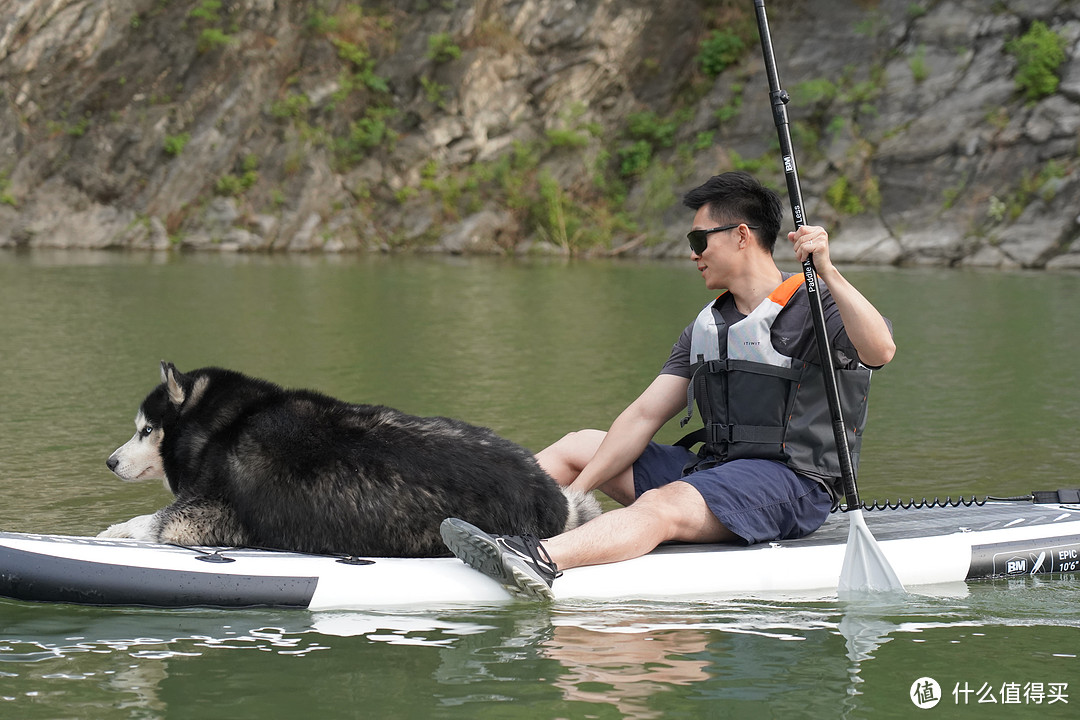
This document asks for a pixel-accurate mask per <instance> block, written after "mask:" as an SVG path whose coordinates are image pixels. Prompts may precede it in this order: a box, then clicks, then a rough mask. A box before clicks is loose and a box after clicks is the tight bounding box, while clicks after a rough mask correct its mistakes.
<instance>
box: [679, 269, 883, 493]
mask: <svg viewBox="0 0 1080 720" xmlns="http://www.w3.org/2000/svg"><path fill="white" fill-rule="evenodd" d="M799 302H801V303H802V304H804V305H807V304H808V302H809V298H808V297H807V295H806V291H805V289H804V288H803V277H802V275H792V276H791V277H789V278H788V279H787V280H785V281H784V282H783V283H781V284H780V286H779V287H777V288H776V289H775V290H774V291H773V292H772V294H770V295H769V297H768V298H767V299H766V300H764V301H763V302H762V303H761V304H760V305H758V307H757V308H755V309H754V311H753V312H751V313H750V314H749V315H747V316H746V317H745V318H743V319H742V320H740V321H738V322H736V323H733V324H732V325H731V326H728V325H727V323H726V322H725V321H724V319H723V317H722V316H721V314H720V311H719V310H718V309H716V307H715V306H716V305H717V303H715V302H712V303H709V304H708V305H706V306H705V308H704V309H703V310H702V311H701V313H700V314H699V315H698V317H697V320H696V321H695V323H694V328H693V331H692V336H691V345H690V358H691V366H690V369H691V379H690V386H689V388H688V389H687V415H686V417H685V418H684V419H683V424H685V423H686V422H687V421H688V420H689V419H690V416H691V415H692V414H693V406H694V401H695V400H696V401H697V406H698V410H699V412H700V413H701V417H702V421H703V422H704V423H705V427H704V429H703V431H698V433H694V434H691V435H690V436H687V437H688V438H694V439H695V440H700V441H702V442H704V447H702V449H701V451H700V452H699V453H698V456H699V461H698V463H697V464H696V465H693V466H692V467H691V468H688V471H692V470H700V469H704V468H706V467H710V466H713V465H716V464H719V463H723V462H728V461H730V460H737V459H740V458H763V459H766V460H776V461H778V462H782V463H784V464H785V465H787V466H788V467H790V468H791V469H792V470H795V471H796V472H798V473H800V474H802V475H806V476H808V477H811V478H813V479H815V480H817V481H818V482H820V483H822V484H823V485H825V487H826V488H828V490H829V492H830V494H831V495H832V496H833V498H834V500H836V499H838V498H840V497H841V496H842V495H843V490H842V487H843V480H842V478H841V470H840V461H839V458H838V456H837V451H836V440H835V438H834V437H833V425H832V421H831V419H830V417H829V406H828V401H827V400H826V397H825V381H824V378H823V377H822V369H821V366H820V364H817V363H811V362H807V361H804V360H800V359H798V358H794V357H789V356H787V355H784V354H783V352H781V351H779V350H777V349H776V348H775V347H774V346H773V341H772V331H773V327H774V325H776V326H777V327H778V329H782V330H784V329H787V330H790V333H782V334H786V335H788V336H789V337H792V336H802V335H803V334H805V333H811V334H812V332H813V328H812V327H807V326H806V323H805V321H804V318H805V316H802V317H801V318H800V316H799V313H793V314H791V315H789V316H787V317H792V318H793V322H798V323H799V325H800V327H792V328H786V327H785V326H786V324H787V323H786V322H785V316H784V315H782V314H781V312H782V311H783V310H784V309H785V308H786V307H788V305H789V303H790V304H792V305H794V304H795V303H799ZM836 375H837V378H836V379H837V385H838V387H839V391H840V405H841V410H842V412H843V414H844V424H845V429H846V431H847V436H848V437H847V440H848V445H849V447H850V450H851V463H852V467H853V468H856V469H857V468H858V466H859V448H860V446H861V444H862V435H863V430H864V429H865V426H866V418H867V396H868V393H869V390H870V376H871V371H870V369H869V368H867V367H865V366H863V365H861V364H860V365H857V367H855V368H853V369H837V372H836Z"/></svg>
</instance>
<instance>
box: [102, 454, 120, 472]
mask: <svg viewBox="0 0 1080 720" xmlns="http://www.w3.org/2000/svg"><path fill="white" fill-rule="evenodd" d="M119 464H120V460H119V458H117V457H116V456H115V455H110V456H109V459H108V460H106V461H105V465H106V466H107V467H108V468H109V469H110V470H112V471H113V472H116V466H117V465H119Z"/></svg>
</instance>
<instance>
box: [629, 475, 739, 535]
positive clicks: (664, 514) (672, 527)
mask: <svg viewBox="0 0 1080 720" xmlns="http://www.w3.org/2000/svg"><path fill="white" fill-rule="evenodd" d="M634 505H635V506H638V508H639V509H640V510H641V511H643V512H647V513H648V514H649V515H650V516H651V517H652V518H653V519H654V521H655V522H657V523H660V524H661V525H663V526H664V527H665V528H666V533H665V535H666V536H667V539H668V540H677V541H682V542H729V541H731V540H735V539H737V538H736V535H735V534H734V533H732V532H731V531H730V530H728V529H727V528H726V527H724V525H723V524H722V523H721V522H720V521H719V520H717V518H716V516H715V515H714V514H713V512H712V510H711V509H710V508H709V505H708V503H706V502H705V498H704V497H702V495H701V493H700V492H699V491H698V489H697V488H695V487H694V486H693V485H691V484H689V483H686V482H683V481H678V480H677V481H675V482H672V483H668V484H667V485H663V486H661V487H658V488H653V489H651V490H646V491H645V492H643V493H642V494H641V496H640V497H638V499H637V500H636V501H635V502H634Z"/></svg>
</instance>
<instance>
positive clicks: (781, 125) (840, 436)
mask: <svg viewBox="0 0 1080 720" xmlns="http://www.w3.org/2000/svg"><path fill="white" fill-rule="evenodd" d="M754 7H755V10H756V11H757V21H758V33H759V34H760V35H761V51H762V53H763V54H764V56H765V73H766V74H767V75H768V76H769V98H770V100H771V101H772V111H773V121H774V122H775V123H776V132H777V135H778V136H779V138H780V154H781V156H782V157H783V159H784V177H785V178H786V179H787V188H788V197H789V198H790V199H791V214H792V216H793V217H794V219H795V229H796V230H798V229H799V228H800V227H802V226H803V225H805V224H806V215H805V213H804V208H803V201H802V190H801V189H800V188H799V171H798V169H797V168H796V166H795V152H794V150H792V148H791V131H790V130H789V128H788V114H787V102H788V100H789V99H790V98H789V97H788V94H787V91H786V90H783V89H781V87H780V77H779V75H778V74H777V72H776V57H775V56H774V55H773V48H772V37H771V36H770V35H769V20H768V18H766V17H765V0H754ZM802 267H803V275H804V276H805V278H806V292H807V294H808V295H809V296H810V317H811V318H812V319H813V323H814V337H815V338H816V339H817V346H818V353H819V354H820V356H821V368H822V375H823V376H824V377H825V397H826V399H827V400H828V402H829V417H830V418H831V419H832V425H833V437H835V438H836V452H837V454H838V455H839V457H840V474H841V477H842V478H843V481H844V495H845V498H844V500H845V503H846V505H847V507H846V508H845V509H846V510H854V509H856V508H859V507H860V506H861V502H860V501H859V488H858V487H857V486H856V484H855V468H854V466H852V464H851V449H850V448H849V447H848V441H847V432H845V430H844V415H843V412H842V411H841V409H840V390H839V388H838V386H837V384H836V367H835V365H834V363H833V357H832V351H831V349H830V347H829V336H828V333H827V332H826V331H825V311H824V309H823V308H822V306H821V293H820V292H819V291H818V279H817V270H815V268H814V256H813V254H809V255H807V256H806V259H805V260H803V264H802Z"/></svg>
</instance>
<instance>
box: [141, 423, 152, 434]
mask: <svg viewBox="0 0 1080 720" xmlns="http://www.w3.org/2000/svg"><path fill="white" fill-rule="evenodd" d="M152 432H154V426H153V425H147V426H146V427H144V428H143V429H142V434H143V435H149V434H150V433H152Z"/></svg>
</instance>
